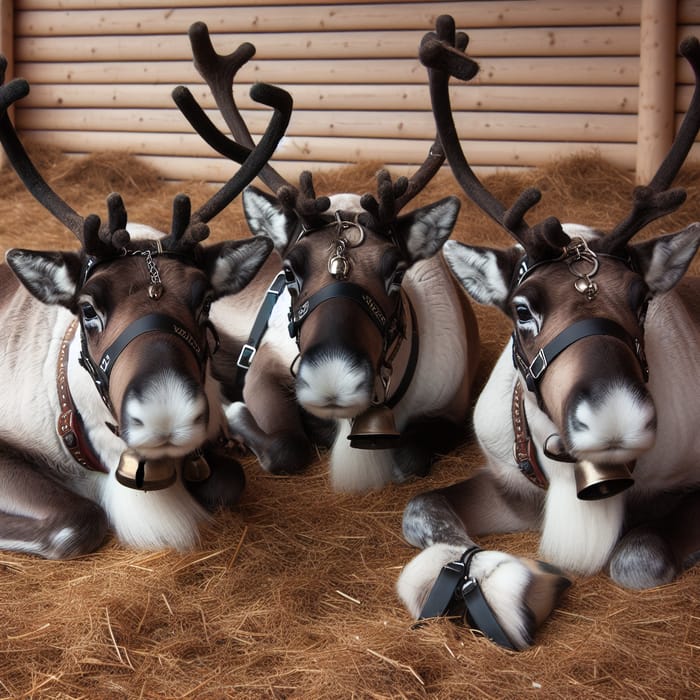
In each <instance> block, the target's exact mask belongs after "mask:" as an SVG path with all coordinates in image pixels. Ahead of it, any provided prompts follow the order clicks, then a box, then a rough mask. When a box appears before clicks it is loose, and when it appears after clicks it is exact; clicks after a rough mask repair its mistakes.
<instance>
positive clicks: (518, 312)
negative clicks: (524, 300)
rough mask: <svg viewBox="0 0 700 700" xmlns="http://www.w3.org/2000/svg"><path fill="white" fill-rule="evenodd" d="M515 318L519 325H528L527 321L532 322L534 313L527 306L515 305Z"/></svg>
mask: <svg viewBox="0 0 700 700" xmlns="http://www.w3.org/2000/svg"><path fill="white" fill-rule="evenodd" d="M515 317H516V319H517V320H518V322H519V323H526V322H527V321H532V320H533V319H532V312H531V311H530V308H529V307H528V306H526V305H525V304H516V305H515Z"/></svg>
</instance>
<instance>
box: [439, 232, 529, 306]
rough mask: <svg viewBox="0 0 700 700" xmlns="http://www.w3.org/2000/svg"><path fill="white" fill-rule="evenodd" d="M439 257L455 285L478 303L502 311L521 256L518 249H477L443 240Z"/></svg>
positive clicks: (520, 250) (520, 251)
mask: <svg viewBox="0 0 700 700" xmlns="http://www.w3.org/2000/svg"><path fill="white" fill-rule="evenodd" d="M442 254H443V255H444V256H445V260H447V264H448V265H449V266H450V268H451V269H452V272H453V273H454V275H455V277H456V278H457V280H458V281H459V283H460V284H461V285H462V286H463V287H464V289H465V290H466V291H467V293H468V294H469V295H470V296H471V297H473V299H474V300H475V301H477V302H479V304H489V305H491V306H497V307H498V308H500V309H501V310H505V303H506V301H507V299H508V295H509V292H510V285H511V280H512V279H513V277H514V275H515V272H516V267H517V265H518V263H519V260H520V258H521V257H522V249H521V248H519V247H517V246H514V247H512V248H509V249H507V250H498V249H495V248H479V247H477V246H470V245H465V244H464V243H459V242H457V241H447V243H445V245H444V247H443V249H442Z"/></svg>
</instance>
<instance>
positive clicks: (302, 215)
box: [178, 23, 476, 418]
mask: <svg viewBox="0 0 700 700" xmlns="http://www.w3.org/2000/svg"><path fill="white" fill-rule="evenodd" d="M190 40H191V43H192V50H193V54H194V57H195V65H196V66H197V68H198V70H199V72H200V73H201V75H202V76H203V77H204V79H205V80H206V81H207V83H208V84H209V86H210V88H211V90H212V93H213V94H214V96H215V98H216V101H217V105H218V106H219V109H220V111H221V112H222V114H224V115H225V117H226V123H227V126H228V127H229V129H230V131H231V133H232V134H233V136H234V138H235V139H236V140H237V141H238V143H239V144H242V145H244V146H246V147H250V146H251V145H252V139H251V137H250V134H249V132H248V130H247V128H246V126H245V124H244V123H243V121H242V119H241V118H240V114H239V113H238V110H237V108H236V106H235V104H234V102H233V98H232V93H231V82H232V80H233V77H234V76H235V73H236V71H237V70H238V69H239V68H240V66H241V65H243V63H244V62H245V61H247V60H248V59H249V58H250V57H251V56H252V55H253V52H254V48H253V47H252V46H251V45H249V44H248V45H245V46H246V47H247V48H246V51H245V52H241V51H240V50H239V52H236V53H234V54H231V55H230V56H220V55H218V54H217V53H216V51H215V50H214V48H213V46H212V44H211V41H210V38H209V34H208V31H207V28H206V26H205V25H203V24H201V23H200V24H195V25H193V26H192V27H191V28H190ZM474 70H476V68H474ZM178 104H179V106H180V109H181V110H182V111H183V113H185V114H186V116H187V117H188V119H190V122H191V123H192V124H193V125H194V127H195V129H196V130H197V131H198V132H199V133H200V134H201V135H202V136H203V137H204V138H205V139H206V140H207V141H208V142H209V143H210V145H212V146H213V147H214V148H216V149H217V150H219V151H220V152H221V153H225V154H226V155H228V156H229V157H232V158H234V159H235V150H234V149H235V148H236V147H237V146H238V144H235V143H234V142H228V144H227V139H226V138H225V137H224V136H223V135H222V134H221V133H220V132H218V130H217V129H216V128H215V127H213V126H212V125H211V123H210V122H208V120H206V118H205V117H204V115H202V114H201V111H200V110H198V109H197V108H196V106H195V105H194V104H193V100H191V99H190V97H189V96H187V95H185V94H183V95H181V96H179V101H178ZM443 162H444V154H443V152H442V149H441V148H440V147H439V144H437V143H436V144H435V145H434V146H433V148H432V149H431V152H430V154H429V156H428V158H427V159H426V161H425V163H424V164H423V166H422V167H421V168H420V169H419V170H418V172H417V173H416V174H415V175H414V176H413V177H412V178H411V179H410V180H408V179H406V178H399V179H398V180H397V181H396V182H392V181H391V179H390V177H389V175H388V173H386V172H384V171H382V172H380V173H379V174H378V176H377V179H378V193H377V198H375V197H374V196H373V195H369V194H367V195H364V196H362V197H360V196H358V195H347V194H343V195H334V196H332V197H325V196H324V197H316V194H315V192H314V188H313V185H312V181H311V175H310V173H303V174H302V175H301V178H300V187H299V188H296V187H294V186H292V185H290V184H289V183H288V182H286V181H285V180H284V179H283V178H281V177H280V175H279V174H278V173H277V172H275V171H274V170H273V169H272V168H271V167H270V166H269V164H268V165H267V166H266V167H265V168H264V169H263V170H262V171H261V179H262V180H263V181H264V182H265V184H266V185H267V186H268V187H269V188H270V190H271V191H272V192H274V193H275V195H276V196H271V195H267V194H265V193H263V192H261V191H260V190H257V189H255V188H252V187H251V188H248V189H247V190H246V191H245V192H244V195H243V201H244V209H245V213H246V217H247V220H248V223H249V225H250V228H251V230H252V231H253V232H254V233H256V234H261V235H263V236H267V237H269V238H271V239H272V240H273V241H274V244H275V248H276V249H277V251H278V252H279V254H280V255H281V256H282V258H283V261H284V262H283V269H284V274H285V276H286V280H287V288H288V290H289V293H290V295H291V312H290V333H291V335H292V336H293V337H295V338H296V340H297V343H298V346H299V352H300V356H299V360H298V363H297V364H295V371H296V389H297V398H298V400H299V402H300V403H301V405H302V406H303V407H304V408H305V409H307V410H308V411H309V412H311V413H313V414H314V415H316V416H319V417H321V418H354V417H356V416H358V415H359V414H361V413H362V412H363V411H365V410H366V409H368V408H369V407H370V406H372V405H384V404H386V403H387V402H391V401H394V402H396V401H397V400H398V398H399V395H398V394H396V390H397V388H398V384H399V382H398V379H396V378H394V381H393V382H392V363H393V361H394V358H396V356H397V353H399V351H400V346H401V345H402V341H403V340H404V339H405V337H406V333H407V325H409V324H410V320H408V321H407V319H410V317H411V310H410V300H409V299H408V298H407V297H406V295H405V294H404V293H402V291H401V280H402V278H403V275H404V273H405V272H406V270H407V269H409V268H410V267H411V266H412V265H414V264H416V263H417V262H418V261H421V260H424V259H426V258H429V257H431V256H433V255H435V253H437V252H438V251H439V250H440V248H441V247H442V245H443V244H444V242H445V240H446V239H447V237H448V236H449V235H450V233H451V231H452V227H453V226H454V223H455V220H456V216H457V213H458V208H459V200H458V199H457V198H455V197H447V198H445V199H443V200H441V201H440V202H437V203H435V204H432V205H430V206H427V207H424V208H422V209H418V210H416V211H413V212H411V213H409V214H406V215H399V212H400V210H401V209H402V208H403V207H404V206H405V205H406V204H407V203H408V202H409V201H410V200H411V199H412V198H413V197H414V196H415V195H416V194H417V193H418V192H420V190H421V189H422V188H423V187H424V186H425V185H426V184H427V182H428V181H429V180H430V178H431V177H432V176H433V175H434V174H435V173H436V172H437V170H438V169H439V168H440V166H441V165H442V163H443ZM403 350H404V351H405V345H404V348H403Z"/></svg>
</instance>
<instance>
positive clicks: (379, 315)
mask: <svg viewBox="0 0 700 700" xmlns="http://www.w3.org/2000/svg"><path fill="white" fill-rule="evenodd" d="M337 297H343V298H344V299H351V300H352V301H354V302H356V303H357V304H359V305H360V306H361V307H362V310H363V311H364V312H365V313H366V314H367V315H368V316H369V318H370V319H371V320H372V322H373V323H374V325H375V326H376V327H377V328H378V329H379V332H380V333H381V334H382V335H385V333H386V326H387V318H386V315H385V314H384V312H383V311H382V309H381V307H380V306H379V304H378V303H377V302H376V300H375V299H374V298H373V297H372V295H371V294H369V293H368V292H366V291H365V290H364V289H363V288H362V287H361V286H360V285H359V284H355V283H354V282H334V283H333V284H328V285H326V286H325V287H323V288H322V289H320V290H319V291H318V292H316V294H312V295H311V296H310V297H309V298H308V299H307V300H306V301H305V302H304V303H303V304H301V305H300V306H299V308H298V309H297V310H296V311H291V312H290V314H289V335H290V336H291V337H292V338H297V337H298V335H299V329H300V327H301V324H302V323H303V322H304V321H305V320H306V318H307V317H308V315H309V314H310V313H311V312H312V311H313V310H314V309H315V308H316V307H317V306H319V305H320V304H323V302H325V301H328V300H330V299H335V298H337Z"/></svg>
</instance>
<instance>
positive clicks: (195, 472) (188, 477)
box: [182, 450, 211, 481]
mask: <svg viewBox="0 0 700 700" xmlns="http://www.w3.org/2000/svg"><path fill="white" fill-rule="evenodd" d="M210 476H211V469H210V468H209V463H208V462H207V460H206V459H204V455H203V454H202V452H201V451H200V450H197V452H195V453H194V454H193V455H191V456H190V457H188V459H186V460H185V464H184V466H183V469H182V478H183V479H185V481H206V480H207V479H208V478H209V477H210Z"/></svg>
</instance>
